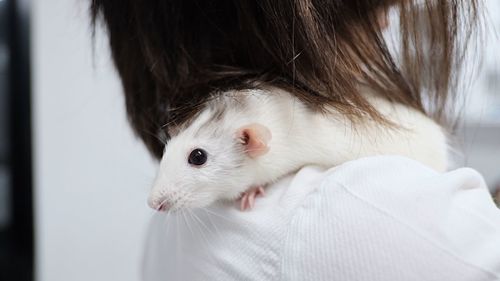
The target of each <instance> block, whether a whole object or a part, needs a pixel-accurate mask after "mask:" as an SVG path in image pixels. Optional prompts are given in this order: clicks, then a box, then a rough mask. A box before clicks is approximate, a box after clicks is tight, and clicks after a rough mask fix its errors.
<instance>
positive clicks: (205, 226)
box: [189, 211, 212, 234]
mask: <svg viewBox="0 0 500 281" xmlns="http://www.w3.org/2000/svg"><path fill="white" fill-rule="evenodd" d="M189 214H191V216H192V217H193V218H194V219H195V220H197V221H198V222H199V223H200V224H201V225H202V226H203V227H204V228H205V229H206V230H207V232H208V233H209V234H211V233H212V232H211V231H212V230H211V229H210V228H208V227H207V225H206V224H205V223H204V222H203V221H202V220H201V219H200V218H199V217H198V216H197V215H196V213H195V212H194V211H189Z"/></svg>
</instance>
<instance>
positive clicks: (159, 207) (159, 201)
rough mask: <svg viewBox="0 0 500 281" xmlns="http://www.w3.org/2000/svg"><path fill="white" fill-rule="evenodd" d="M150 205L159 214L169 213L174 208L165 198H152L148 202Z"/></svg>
mask: <svg viewBox="0 0 500 281" xmlns="http://www.w3.org/2000/svg"><path fill="white" fill-rule="evenodd" d="M148 205H149V207H151V208H152V209H153V210H156V211H159V212H165V211H168V210H170V209H171V208H172V204H171V203H170V202H169V200H168V199H167V198H165V197H159V198H153V197H150V198H149V200H148Z"/></svg>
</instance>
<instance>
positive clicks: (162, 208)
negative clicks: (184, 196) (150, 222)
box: [156, 200, 172, 212]
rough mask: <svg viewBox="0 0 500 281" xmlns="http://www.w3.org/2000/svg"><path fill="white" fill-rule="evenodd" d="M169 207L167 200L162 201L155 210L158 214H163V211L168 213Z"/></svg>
mask: <svg viewBox="0 0 500 281" xmlns="http://www.w3.org/2000/svg"><path fill="white" fill-rule="evenodd" d="M170 207H172V206H171V205H170V203H168V201H167V200H163V202H161V203H160V204H159V205H158V207H157V208H156V210H157V211H159V212H165V211H168V210H170Z"/></svg>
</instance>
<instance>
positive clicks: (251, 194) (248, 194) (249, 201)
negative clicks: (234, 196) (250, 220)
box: [240, 186, 266, 211]
mask: <svg viewBox="0 0 500 281" xmlns="http://www.w3.org/2000/svg"><path fill="white" fill-rule="evenodd" d="M259 195H261V196H265V195H266V193H265V192H264V188H263V187H262V186H256V187H252V188H250V189H249V190H247V191H245V192H244V193H243V194H242V195H241V198H240V200H241V203H240V209H241V210H242V211H245V210H249V209H252V208H253V206H254V204H255V198H256V197H257V196H259Z"/></svg>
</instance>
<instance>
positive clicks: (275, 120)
mask: <svg viewBox="0 0 500 281" xmlns="http://www.w3.org/2000/svg"><path fill="white" fill-rule="evenodd" d="M366 92H367V93H366V97H367V98H368V100H369V101H370V103H371V104H372V105H374V106H375V108H376V109H377V110H378V111H379V112H380V113H382V114H383V115H384V116H386V118H387V119H389V120H390V121H392V122H394V123H395V124H398V125H399V126H400V128H399V129H395V128H389V127H387V126H384V125H380V124H378V123H377V122H375V121H370V120H367V121H366V122H364V123H363V124H362V125H356V126H354V124H352V122H351V121H350V120H349V119H348V118H346V117H345V116H343V115H342V114H340V113H338V112H337V111H335V110H334V109H331V110H330V112H329V113H328V114H321V113H316V112H312V111H311V110H309V109H308V108H306V106H305V105H304V104H303V103H302V102H300V101H299V100H297V99H296V98H294V97H293V96H291V95H290V94H288V93H287V92H285V91H282V90H279V89H269V90H248V91H246V93H235V92H228V93H225V94H223V95H222V96H221V97H218V98H216V99H214V100H213V101H211V102H210V103H209V105H208V106H207V107H206V108H205V109H204V110H203V111H202V112H201V113H200V114H199V115H198V116H197V117H196V118H195V119H194V121H193V122H192V123H191V124H190V125H189V126H188V127H187V128H185V129H184V130H181V132H180V133H179V134H178V135H176V136H174V137H173V138H172V139H171V140H170V141H169V142H168V144H167V146H166V147H165V154H164V156H163V158H162V160H161V163H160V168H159V172H158V175H157V177H156V180H155V183H154V186H153V189H152V191H151V194H150V198H149V202H150V205H151V206H152V207H153V208H157V207H158V206H159V204H160V203H161V202H162V201H165V200H167V201H168V202H170V205H172V209H177V208H184V207H189V208H193V207H204V206H207V205H209V204H211V203H213V202H214V201H216V200H219V199H235V198H237V197H238V196H239V195H240V194H241V193H242V192H244V191H245V190H246V189H248V188H249V187H252V186H257V185H265V184H268V183H270V182H273V181H276V180H277V179H279V178H281V177H282V176H284V175H286V174H288V173H291V172H293V171H295V170H297V169H299V168H301V167H303V166H304V165H308V164H313V165H320V166H324V167H326V168H330V167H333V166H336V165H339V164H342V163H344V162H346V161H350V160H354V159H358V158H361V157H366V156H373V155H380V154H397V155H401V156H406V157H409V158H412V159H415V160H417V161H419V162H421V163H423V164H425V165H428V166H429V167H432V168H434V169H435V170H437V171H444V170H445V169H446V167H447V144H446V137H445V134H444V133H443V130H442V129H441V127H440V126H439V125H437V124H436V123H435V122H434V121H433V120H431V119H430V118H428V117H427V116H425V115H424V114H422V113H420V112H418V111H416V110H414V109H410V108H408V107H405V106H402V105H399V104H392V103H390V102H388V101H386V100H385V99H382V98H379V97H376V96H375V95H372V94H370V93H369V92H368V91H366ZM221 107H223V108H224V115H223V116H222V118H221V119H219V120H217V121H212V122H208V123H207V120H209V119H210V118H211V117H212V116H213V115H214V114H216V112H217V108H221ZM252 123H259V124H261V125H264V126H266V127H267V128H268V129H269V130H270V131H271V134H272V139H271V141H270V142H269V144H268V145H269V147H270V150H269V152H268V153H266V154H265V155H263V156H260V157H257V158H255V159H253V158H250V157H248V156H247V155H246V154H245V152H244V151H243V148H242V147H239V146H241V145H242V144H240V143H239V142H237V140H236V132H237V131H238V129H239V128H241V127H243V126H246V125H248V124H252ZM194 148H203V149H205V150H206V151H207V152H208V154H209V159H208V161H207V163H206V165H204V166H202V167H193V166H191V165H189V164H188V162H187V158H188V155H189V153H190V152H191V151H192V150H193V149H194Z"/></svg>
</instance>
